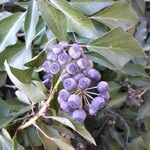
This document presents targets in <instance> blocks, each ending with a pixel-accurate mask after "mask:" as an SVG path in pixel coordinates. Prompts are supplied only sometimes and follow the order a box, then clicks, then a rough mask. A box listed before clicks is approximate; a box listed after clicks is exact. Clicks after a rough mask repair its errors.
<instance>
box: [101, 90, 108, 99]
mask: <svg viewBox="0 0 150 150" xmlns="http://www.w3.org/2000/svg"><path fill="white" fill-rule="evenodd" d="M100 97H102V98H103V99H105V101H108V100H109V99H110V94H109V92H108V91H105V92H103V93H100Z"/></svg>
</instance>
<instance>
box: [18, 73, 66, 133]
mask: <svg viewBox="0 0 150 150" xmlns="http://www.w3.org/2000/svg"><path fill="white" fill-rule="evenodd" d="M63 72H64V71H62V73H63ZM60 82H61V79H60V77H59V79H58V80H57V82H56V84H55V86H54V88H53V90H51V92H50V95H49V98H48V99H47V101H46V102H45V103H44V104H43V107H45V105H46V108H48V107H49V105H50V102H51V100H52V99H53V98H54V95H55V93H56V91H57V88H58V86H59V84H60ZM43 107H41V109H40V110H39V112H40V111H41V110H42V109H43ZM40 116H41V115H40V114H39V113H37V114H36V115H35V116H34V117H33V118H31V119H30V120H29V121H27V122H26V123H25V124H23V125H21V126H19V127H18V129H17V131H18V130H22V129H25V128H27V127H29V126H31V125H33V124H34V123H35V122H36V120H37V119H39V118H40Z"/></svg>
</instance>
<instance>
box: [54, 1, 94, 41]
mask: <svg viewBox="0 0 150 150" xmlns="http://www.w3.org/2000/svg"><path fill="white" fill-rule="evenodd" d="M51 3H52V4H53V5H54V6H55V7H56V8H57V9H59V10H60V11H62V12H63V13H64V15H65V16H66V17H67V19H68V23H69V29H70V31H72V32H76V33H78V34H79V35H81V36H83V37H87V38H90V39H93V38H96V37H97V32H96V29H95V27H94V25H93V24H92V22H91V20H90V19H89V18H88V17H86V16H84V15H83V14H82V13H81V12H79V11H78V10H76V9H75V8H73V7H72V6H71V5H70V4H69V3H68V2H67V1H65V0H61V1H60V0H51Z"/></svg>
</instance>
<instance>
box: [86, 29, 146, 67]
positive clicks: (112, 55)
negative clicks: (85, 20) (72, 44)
mask: <svg viewBox="0 0 150 150" xmlns="http://www.w3.org/2000/svg"><path fill="white" fill-rule="evenodd" d="M127 43H128V44H127ZM87 49H88V50H89V51H92V52H97V53H99V54H100V55H102V56H103V57H105V58H106V59H107V60H108V61H109V62H111V63H112V64H113V65H114V66H116V68H118V69H121V68H122V67H123V66H124V65H125V64H126V63H128V62H129V61H130V60H131V59H132V58H133V57H145V54H144V51H143V49H142V47H141V46H140V45H139V43H138V42H137V41H136V40H135V39H134V38H133V37H132V35H131V34H129V33H126V32H125V31H124V30H123V29H122V28H121V27H117V28H115V29H113V30H111V31H110V32H108V33H106V34H105V35H104V36H102V37H100V38H97V39H95V40H94V41H92V42H90V43H89V44H88V45H87Z"/></svg>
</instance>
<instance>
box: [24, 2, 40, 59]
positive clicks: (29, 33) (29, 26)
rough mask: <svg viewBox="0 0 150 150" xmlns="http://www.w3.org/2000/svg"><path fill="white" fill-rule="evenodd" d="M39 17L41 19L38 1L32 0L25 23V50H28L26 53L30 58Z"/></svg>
mask: <svg viewBox="0 0 150 150" xmlns="http://www.w3.org/2000/svg"><path fill="white" fill-rule="evenodd" d="M38 19H39V12H38V8H37V3H36V1H35V0H32V1H31V2H30V3H29V6H28V9H27V14H26V18H25V24H24V27H25V42H26V48H25V51H27V52H26V54H27V55H28V58H31V57H32V52H31V46H32V41H33V39H34V36H35V35H36V25H37V23H38Z"/></svg>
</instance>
